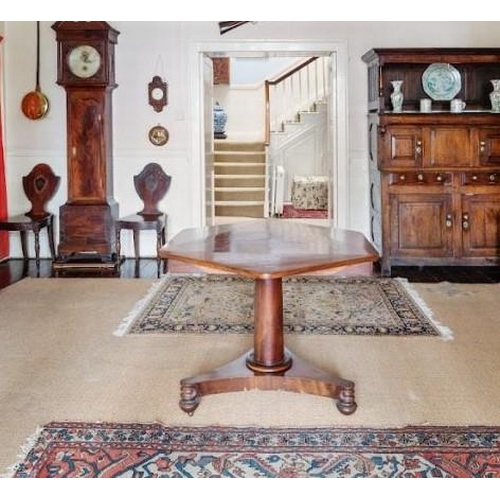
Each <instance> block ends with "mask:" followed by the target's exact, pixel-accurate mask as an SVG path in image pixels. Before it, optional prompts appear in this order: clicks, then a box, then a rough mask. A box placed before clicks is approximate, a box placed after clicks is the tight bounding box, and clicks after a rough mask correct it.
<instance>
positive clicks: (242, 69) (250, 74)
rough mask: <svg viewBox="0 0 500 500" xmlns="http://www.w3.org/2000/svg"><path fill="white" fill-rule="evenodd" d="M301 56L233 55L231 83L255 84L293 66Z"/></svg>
mask: <svg viewBox="0 0 500 500" xmlns="http://www.w3.org/2000/svg"><path fill="white" fill-rule="evenodd" d="M300 59H301V58H300V57H232V58H231V72H230V74H231V85H255V84H258V83H261V82H262V81H264V80H269V79H273V78H274V77H276V76H277V75H279V74H281V73H283V72H284V70H285V69H287V68H291V67H292V66H294V65H295V64H296V63H297V62H298V61H300Z"/></svg>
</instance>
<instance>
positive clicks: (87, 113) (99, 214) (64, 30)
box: [52, 21, 119, 271]
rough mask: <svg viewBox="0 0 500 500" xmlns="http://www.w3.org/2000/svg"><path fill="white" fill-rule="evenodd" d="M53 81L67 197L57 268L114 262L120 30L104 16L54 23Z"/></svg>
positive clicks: (62, 210)
mask: <svg viewBox="0 0 500 500" xmlns="http://www.w3.org/2000/svg"><path fill="white" fill-rule="evenodd" d="M52 28H53V29H54V31H55V32H56V40H57V49H58V51H57V68H58V73H57V83H58V84H59V85H61V86H63V87H64V88H65V89H66V103H67V167H68V199H67V202H66V203H65V204H64V205H63V206H62V207H61V208H60V242H59V247H58V258H57V260H56V262H55V263H54V269H55V270H56V271H58V270H61V269H65V268H66V269H71V268H73V267H75V268H78V267H85V266H86V267H87V268H92V267H95V268H96V269H99V268H100V269H106V268H109V269H112V268H114V266H115V264H116V262H115V259H116V256H115V253H114V252H115V250H114V248H115V241H114V238H115V236H114V234H115V233H114V228H113V226H114V220H115V219H116V218H117V217H118V204H117V203H116V201H115V200H114V199H113V158H112V105H111V104H112V103H111V93H112V91H113V90H114V88H115V87H116V86H117V85H116V83H115V66H114V50H115V45H116V43H117V37H118V34H119V32H118V31H116V30H115V29H113V28H112V27H111V26H110V25H109V24H108V23H106V22H104V21H91V22H84V21H78V22H70V21H59V22H56V23H55V24H54V25H53V26H52Z"/></svg>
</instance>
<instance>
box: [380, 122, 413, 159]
mask: <svg viewBox="0 0 500 500" xmlns="http://www.w3.org/2000/svg"><path fill="white" fill-rule="evenodd" d="M379 134H380V138H381V141H382V147H381V148H380V157H379V163H380V166H381V168H382V169H387V168H393V167H397V168H419V167H421V166H422V129H421V127H399V126H395V127H381V128H380V131H379Z"/></svg>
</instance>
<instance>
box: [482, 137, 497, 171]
mask: <svg viewBox="0 0 500 500" xmlns="http://www.w3.org/2000/svg"><path fill="white" fill-rule="evenodd" d="M479 165H481V166H495V167H498V166H499V165H500V127H491V128H481V129H479Z"/></svg>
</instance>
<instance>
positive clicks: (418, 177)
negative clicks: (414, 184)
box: [417, 174, 424, 182]
mask: <svg viewBox="0 0 500 500" xmlns="http://www.w3.org/2000/svg"><path fill="white" fill-rule="evenodd" d="M417 180H418V182H423V181H424V174H418V175H417Z"/></svg>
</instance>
